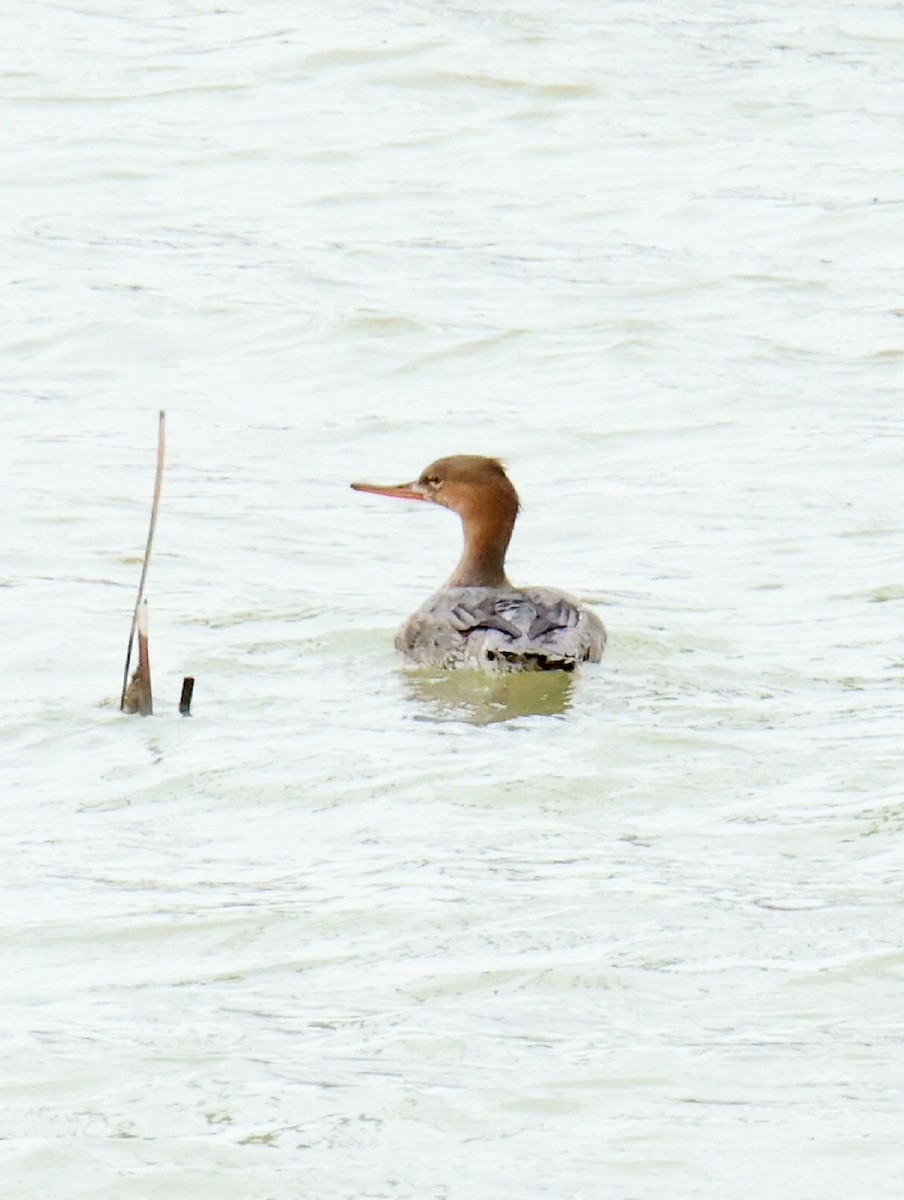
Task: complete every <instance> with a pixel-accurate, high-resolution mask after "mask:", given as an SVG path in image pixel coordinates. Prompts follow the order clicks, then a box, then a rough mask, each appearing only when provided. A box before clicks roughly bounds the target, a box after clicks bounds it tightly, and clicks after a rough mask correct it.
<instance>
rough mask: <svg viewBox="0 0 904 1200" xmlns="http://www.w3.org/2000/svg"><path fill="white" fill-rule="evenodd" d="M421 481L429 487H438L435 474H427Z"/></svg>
mask: <svg viewBox="0 0 904 1200" xmlns="http://www.w3.org/2000/svg"><path fill="white" fill-rule="evenodd" d="M421 482H422V483H425V484H426V485H427V487H429V488H434V489H436V488H438V487H439V479H438V477H437V476H436V475H428V476H427V478H426V479H423V480H422V481H421Z"/></svg>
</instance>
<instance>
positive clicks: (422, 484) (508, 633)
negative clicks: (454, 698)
mask: <svg viewBox="0 0 904 1200" xmlns="http://www.w3.org/2000/svg"><path fill="white" fill-rule="evenodd" d="M351 487H352V489H353V490H354V491H356V492H366V493H369V494H372V495H375V496H390V497H395V498H396V499H400V500H416V501H419V502H421V503H427V504H435V505H438V506H439V507H440V508H448V509H450V510H451V511H452V512H454V513H457V514H458V516H459V517H460V518H461V523H462V532H463V535H464V548H463V550H462V554H461V558H460V559H459V561H458V564H457V565H456V567H455V570H454V571H453V572H452V574H451V576H450V577H449V579H448V580H447V582H446V583H445V584H444V585H443V586H442V587H441V588H440V589H439V591H437V592H434V593H433V595H431V596H430V597H428V599H427V600H425V601H424V603H423V604H422V605H421V607H420V608H419V609H418V610H417V611H416V612H415V613H414V614H413V615H412V616H411V617H409V618H408V620H407V621H406V622H405V623H404V624H403V625H402V627H401V628H400V629H399V631H398V634H397V635H396V639H395V645H396V649H398V650H400V651H401V652H402V654H404V655H405V656H406V657H407V658H408V659H410V660H412V661H413V662H415V663H417V664H418V665H420V666H425V667H432V668H436V669H439V670H442V671H447V670H454V669H458V668H472V669H474V668H476V669H478V670H484V671H495V672H527V671H566V672H574V671H575V670H576V669H577V668H578V667H579V665H580V664H582V663H587V662H591V663H593V662H599V661H600V658H601V657H602V654H603V650H604V648H605V645H606V630H605V627H604V625H603V623H602V621H601V620H600V618H599V617H598V616H597V615H596V613H594V612H593V611H591V610H590V609H589V608H587V607H586V606H585V605H583V604H581V603H580V601H578V600H577V599H575V597H574V596H571V595H569V594H568V593H567V592H562V591H559V590H558V589H556V588H550V587H523V588H522V587H515V586H514V585H513V584H512V583H511V582H510V580H509V578H508V576H507V574H506V571H505V556H506V552H507V550H508V546H509V542H510V541H511V537H512V531H513V529H514V527H515V521H516V519H517V516H518V513H519V511H520V509H521V503H520V501H519V499H518V493H517V492H516V491H515V488H514V486H513V484H512V482H511V480H510V479H509V477H508V475H507V474H506V470H505V467H504V466H503V464H502V462H500V460H499V459H497V458H486V457H484V456H482V455H478V454H455V455H451V456H450V457H447V458H440V459H437V460H436V462H433V463H431V464H430V465H429V466H428V467H425V468H424V470H423V471H422V472H421V473H420V475H419V476H418V478H417V479H415V480H413V481H412V482H411V483H399V484H392V485H383V484H375V483H353V484H351Z"/></svg>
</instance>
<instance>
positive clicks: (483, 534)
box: [446, 480, 518, 587]
mask: <svg viewBox="0 0 904 1200" xmlns="http://www.w3.org/2000/svg"><path fill="white" fill-rule="evenodd" d="M506 482H507V483H508V481H507V480H506ZM509 489H510V491H511V495H509V494H508V493H507V492H502V493H501V494H500V495H499V496H496V497H494V498H493V503H492V504H486V503H484V504H480V503H474V504H472V505H470V506H469V507H468V508H466V509H464V510H463V511H462V512H461V521H462V529H463V532H464V538H465V545H464V550H463V551H462V556H461V558H460V559H459V562H458V566H457V567H456V568H455V570H454V571H453V573H452V577H451V578H450V580H449V582H448V583H447V584H446V586H447V587H510V586H511V585H510V584H509V581H508V577H507V576H506V573H505V553H506V551H507V550H508V545H509V542H510V541H511V538H512V530H513V529H514V527H515V518H516V516H517V515H518V497H517V495H516V494H515V489H514V488H513V487H512V486H511V484H509Z"/></svg>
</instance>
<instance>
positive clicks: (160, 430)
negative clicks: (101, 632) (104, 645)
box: [119, 409, 166, 713]
mask: <svg viewBox="0 0 904 1200" xmlns="http://www.w3.org/2000/svg"><path fill="white" fill-rule="evenodd" d="M165 450H166V413H165V412H164V411H163V410H162V409H161V410H160V421H159V424H158V426H157V475H156V477H155V479H154V500H153V503H152V505H151V524H150V528H149V529H148V540H147V544H146V546H145V548H144V563H143V564H142V567H141V579H140V581H139V583H138V598H137V599H136V601H135V611H134V612H133V613H132V628H131V629H130V630H129V645H128V648H127V649H126V666H125V670H124V671H123V673H122V694H121V695H120V698H119V707H120V710H121V711H122V712H142V713H143V710H142V709H141V708H139V707H136V708H129V707H127V706H126V692H127V691H128V690H129V689H130V686H131V685H130V684H129V666H130V665H131V662H132V646H133V645H134V643H135V630H136V628H137V627H138V614H139V611H140V609H141V603H142V601H143V599H144V584H145V580H146V579H147V577H148V564H149V563H150V561H151V546H152V545H153V542H154V530H155V529H156V527H157V510H158V509H159V507H160V487H161V484H162V482H163V458H164V453H165ZM146 619H147V609H145V621H146ZM144 653H145V665H148V663H147V624H145V643H144ZM140 672H141V637H140V636H139V639H138V670H137V671H136V672H135V676H136V677H137V676H138V675H139V674H140ZM133 682H134V679H133ZM147 688H148V694H147V702H148V709H147V712H148V713H149V712H151V711H152V708H151V693H150V688H151V675H150V667H149V666H148V673H147Z"/></svg>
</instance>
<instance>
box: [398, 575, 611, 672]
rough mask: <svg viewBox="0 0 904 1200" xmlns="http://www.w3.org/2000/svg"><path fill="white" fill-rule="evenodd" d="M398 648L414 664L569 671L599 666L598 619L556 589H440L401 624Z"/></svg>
mask: <svg viewBox="0 0 904 1200" xmlns="http://www.w3.org/2000/svg"><path fill="white" fill-rule="evenodd" d="M395 644H396V647H397V648H398V649H399V650H401V651H402V653H403V654H406V655H407V656H408V657H409V658H412V659H414V660H415V662H418V663H422V664H423V665H425V666H431V667H439V668H441V669H444V670H445V669H449V668H455V667H476V668H479V669H482V670H487V669H489V670H497V671H573V670H574V669H575V667H576V666H577V665H578V664H579V663H582V662H599V660H600V658H601V656H602V653H603V647H604V646H605V644H606V630H605V629H604V627H603V623H602V621H601V620H600V619H599V617H598V616H597V615H596V614H595V613H592V612H589V611H588V610H587V609H586V608H582V606H581V605H580V603H579V602H578V601H577V600H576V599H575V598H574V597H573V596H569V595H567V594H566V593H565V592H559V591H557V590H556V589H555V588H543V587H529V588H514V587H511V586H507V587H476V586H472V587H446V588H443V589H442V590H441V591H439V592H435V593H434V595H432V596H431V597H430V598H429V600H427V601H426V602H425V603H424V604H422V605H421V607H420V608H419V609H418V610H417V612H416V613H415V614H414V615H413V616H412V617H409V619H408V620H407V621H406V622H405V624H404V625H403V626H402V628H401V629H400V630H399V632H398V635H397V636H396V643H395Z"/></svg>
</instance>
